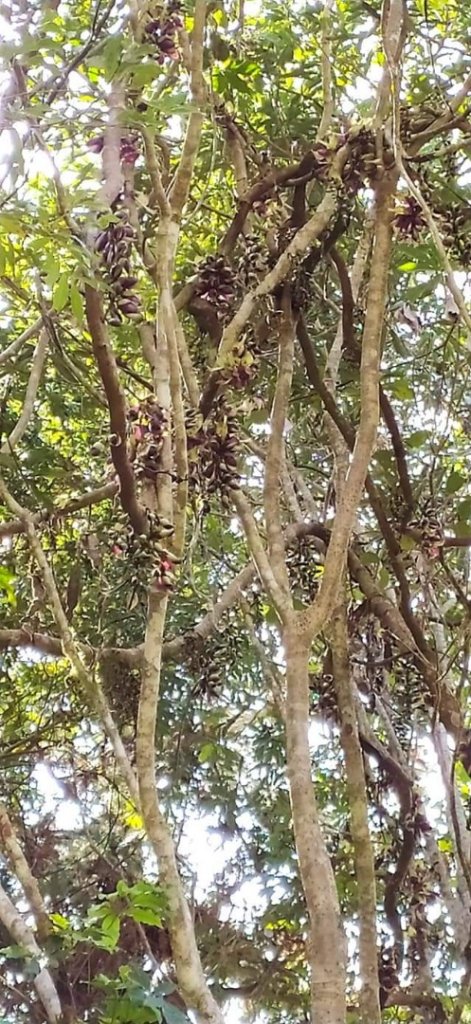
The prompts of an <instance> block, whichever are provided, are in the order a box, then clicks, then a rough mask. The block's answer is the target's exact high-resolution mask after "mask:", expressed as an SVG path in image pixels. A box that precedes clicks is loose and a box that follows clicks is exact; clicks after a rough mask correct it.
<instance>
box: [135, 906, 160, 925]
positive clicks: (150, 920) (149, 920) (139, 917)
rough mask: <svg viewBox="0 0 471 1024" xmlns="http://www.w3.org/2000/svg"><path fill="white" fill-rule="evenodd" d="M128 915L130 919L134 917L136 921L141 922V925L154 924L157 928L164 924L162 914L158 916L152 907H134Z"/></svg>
mask: <svg viewBox="0 0 471 1024" xmlns="http://www.w3.org/2000/svg"><path fill="white" fill-rule="evenodd" d="M127 913H128V916H129V917H132V918H133V920H134V921H139V922H140V924H153V925H155V926H156V927H159V926H160V925H161V924H162V914H158V913H157V911H155V910H152V909H151V908H150V907H132V908H131V909H130V910H128V912H127Z"/></svg>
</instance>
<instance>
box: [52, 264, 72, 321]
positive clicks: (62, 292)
mask: <svg viewBox="0 0 471 1024" xmlns="http://www.w3.org/2000/svg"><path fill="white" fill-rule="evenodd" d="M69 284H70V274H69V272H68V271H65V273H63V274H61V275H60V277H59V279H58V281H57V284H56V286H55V288H54V291H53V293H52V306H53V309H55V310H56V313H60V311H61V310H62V309H64V306H66V305H67V300H68V298H69Z"/></svg>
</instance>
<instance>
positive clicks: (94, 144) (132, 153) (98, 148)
mask: <svg viewBox="0 0 471 1024" xmlns="http://www.w3.org/2000/svg"><path fill="white" fill-rule="evenodd" d="M104 143H105V136H104V135H95V136H94V137H93V138H92V139H90V140H89V141H88V142H87V149H89V150H90V152H91V153H101V152H102V150H103V146H104ZM139 152H140V150H139V136H138V135H136V134H135V133H133V134H132V135H123V137H122V138H121V142H120V145H119V158H120V161H121V163H122V164H128V165H130V166H132V167H134V164H135V163H136V160H137V159H138V158H139Z"/></svg>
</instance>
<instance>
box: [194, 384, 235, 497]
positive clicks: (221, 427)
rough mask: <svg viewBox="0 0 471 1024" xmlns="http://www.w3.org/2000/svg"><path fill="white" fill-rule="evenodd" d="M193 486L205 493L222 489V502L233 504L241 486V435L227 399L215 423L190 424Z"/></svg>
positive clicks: (216, 412) (221, 403)
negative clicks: (231, 494)
mask: <svg viewBox="0 0 471 1024" xmlns="http://www.w3.org/2000/svg"><path fill="white" fill-rule="evenodd" d="M187 445H188V456H189V458H188V462H189V480H190V485H192V486H193V488H195V489H196V490H198V491H200V492H201V493H202V494H206V495H211V494H214V493H215V492H217V491H218V492H219V493H220V495H221V500H222V504H223V505H225V506H226V507H228V506H229V505H230V492H231V491H233V490H237V489H238V488H239V486H240V477H239V473H238V471H237V454H238V449H239V437H238V433H237V420H236V418H235V416H233V415H232V414H231V412H230V411H229V409H228V408H227V406H226V404H225V402H224V399H223V398H220V399H219V400H218V402H217V404H216V407H215V410H214V414H213V417H212V422H211V423H209V424H204V425H202V426H200V427H199V428H197V429H196V430H194V429H193V428H192V425H191V423H188V425H187Z"/></svg>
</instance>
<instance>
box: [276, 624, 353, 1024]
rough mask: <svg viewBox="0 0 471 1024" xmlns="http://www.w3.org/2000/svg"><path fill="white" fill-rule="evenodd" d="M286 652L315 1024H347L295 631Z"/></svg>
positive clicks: (290, 762)
mask: <svg viewBox="0 0 471 1024" xmlns="http://www.w3.org/2000/svg"><path fill="white" fill-rule="evenodd" d="M284 645H285V651H286V681H287V701H286V719H285V722H286V745H287V768H288V780H289V787H290V795H291V807H292V814H293V828H294V838H295V842H296V850H297V854H298V860H299V869H300V873H301V880H302V884H303V889H304V895H305V899H306V905H307V909H308V914H309V923H310V941H309V944H308V950H309V952H308V956H309V962H310V967H311V1005H312V1021H313V1024H345V1020H346V1002H345V983H346V967H345V960H346V956H345V936H344V934H343V929H342V924H341V919H340V909H339V903H338V898H337V891H336V888H335V879H334V875H333V872H332V867H331V864H330V860H329V857H328V854H327V850H326V846H325V841H324V837H323V835H322V832H321V829H320V825H319V816H318V810H317V804H316V798H315V794H314V786H313V782H312V774H311V754H310V749H309V732H308V729H309V675H308V662H309V647H308V646H307V645H306V643H305V642H304V640H303V639H301V638H299V637H298V635H297V632H296V630H295V629H294V628H291V629H289V628H288V629H287V630H286V633H285V636H284Z"/></svg>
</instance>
